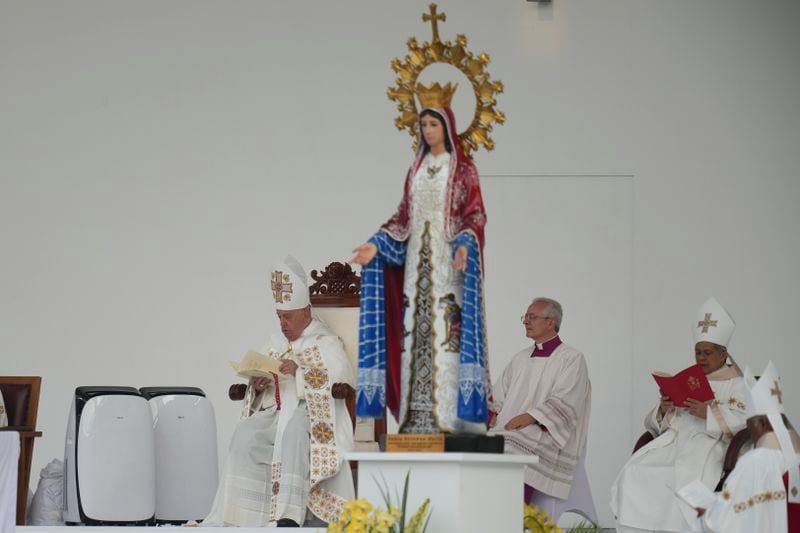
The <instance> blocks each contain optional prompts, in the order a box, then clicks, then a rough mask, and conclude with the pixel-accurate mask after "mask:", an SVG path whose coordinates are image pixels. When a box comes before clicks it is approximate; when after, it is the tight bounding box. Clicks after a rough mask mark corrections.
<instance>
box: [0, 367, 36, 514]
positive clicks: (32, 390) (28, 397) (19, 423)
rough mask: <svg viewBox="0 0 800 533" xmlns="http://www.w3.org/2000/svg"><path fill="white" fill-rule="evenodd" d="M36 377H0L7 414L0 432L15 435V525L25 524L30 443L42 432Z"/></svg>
mask: <svg viewBox="0 0 800 533" xmlns="http://www.w3.org/2000/svg"><path fill="white" fill-rule="evenodd" d="M41 386H42V378H41V377H40V376H0V392H2V394H3V401H4V402H5V406H6V413H7V415H8V426H7V427H4V428H0V431H16V432H18V433H19V449H20V453H19V467H18V468H19V470H18V476H17V525H18V526H23V525H25V511H26V506H27V503H28V484H29V482H30V476H31V461H32V459H33V444H34V440H35V439H36V437H41V436H42V432H41V431H36V417H37V415H38V412H39V391H40V390H41Z"/></svg>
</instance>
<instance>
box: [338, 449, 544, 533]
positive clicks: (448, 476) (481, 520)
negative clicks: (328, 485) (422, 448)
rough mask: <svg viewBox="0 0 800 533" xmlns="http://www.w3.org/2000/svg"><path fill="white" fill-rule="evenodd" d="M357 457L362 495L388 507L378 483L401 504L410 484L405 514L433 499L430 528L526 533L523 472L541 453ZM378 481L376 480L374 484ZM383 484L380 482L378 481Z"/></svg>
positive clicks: (465, 532)
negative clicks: (532, 454)
mask: <svg viewBox="0 0 800 533" xmlns="http://www.w3.org/2000/svg"><path fill="white" fill-rule="evenodd" d="M347 458H348V459H349V460H351V461H358V497H359V498H366V499H367V500H369V501H370V503H372V504H373V505H375V506H378V507H385V503H384V501H383V498H382V497H381V492H380V490H379V486H380V487H381V488H382V486H383V479H385V480H386V483H387V484H388V486H389V490H390V492H391V498H392V503H393V504H394V505H397V506H398V507H399V503H400V502H398V500H397V498H398V496H397V495H398V494H399V495H400V498H402V494H403V482H404V481H405V477H406V473H407V472H410V473H411V475H410V477H409V483H408V503H407V507H406V513H407V517H406V519H408V518H410V517H411V515H412V514H413V513H414V511H416V510H417V509H418V508H419V506H420V505H421V504H422V502H423V501H425V499H426V498H430V499H431V519H430V523H429V525H428V532H436V533H446V532H449V531H453V532H458V533H470V532H475V533H479V532H480V533H485V532H487V531H498V532H499V531H503V532H506V531H508V532H514V531H522V508H523V471H524V467H525V465H528V464H535V463H537V462H538V457H535V456H530V455H504V454H489V453H451V452H448V453H349V454H347ZM376 480H377V482H376ZM379 484H380V485H379Z"/></svg>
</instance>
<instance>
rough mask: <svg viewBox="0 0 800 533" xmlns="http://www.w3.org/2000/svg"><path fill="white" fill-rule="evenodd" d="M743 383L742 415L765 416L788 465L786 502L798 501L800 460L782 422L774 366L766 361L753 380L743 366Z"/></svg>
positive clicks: (779, 386) (778, 381) (778, 377)
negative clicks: (758, 375) (743, 412)
mask: <svg viewBox="0 0 800 533" xmlns="http://www.w3.org/2000/svg"><path fill="white" fill-rule="evenodd" d="M744 384H745V402H744V403H745V414H746V416H747V418H752V417H754V416H760V415H764V416H766V417H767V418H768V419H769V423H770V425H771V426H772V430H773V431H774V432H775V436H776V437H777V438H778V443H779V444H780V446H781V452H783V457H784V458H785V459H786V464H787V467H788V468H789V487H788V494H787V497H788V498H789V502H791V503H798V502H800V470H799V469H798V468H797V466H798V464H800V461H798V458H797V453H796V452H795V449H794V446H793V445H792V439H791V437H790V436H789V432H788V431H787V430H786V426H785V425H784V423H783V416H782V415H783V414H784V413H785V412H786V411H785V409H784V408H783V389H782V388H781V377H780V375H779V374H778V369H777V368H775V365H774V364H772V361H770V362H769V363H767V368H765V369H764V372H763V373H762V374H761V377H760V378H758V380H756V378H755V377H754V376H753V373H752V372H751V371H750V368H747V369H745V371H744Z"/></svg>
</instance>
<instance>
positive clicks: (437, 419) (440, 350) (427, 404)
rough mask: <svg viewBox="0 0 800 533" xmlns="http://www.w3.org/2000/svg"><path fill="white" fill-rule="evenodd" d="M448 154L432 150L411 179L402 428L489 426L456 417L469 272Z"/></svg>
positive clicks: (415, 430) (411, 430) (414, 430)
mask: <svg viewBox="0 0 800 533" xmlns="http://www.w3.org/2000/svg"><path fill="white" fill-rule="evenodd" d="M449 175H450V154H449V153H448V152H445V153H443V154H440V155H438V156H434V155H432V154H430V153H428V154H427V155H426V156H425V159H424V160H423V162H422V164H421V165H420V167H419V170H418V171H417V173H416V175H415V176H414V178H413V182H412V184H411V206H410V210H409V228H410V233H409V237H408V249H407V252H406V253H407V255H406V267H405V278H404V282H403V306H404V313H405V314H404V324H403V327H404V338H403V354H402V365H403V370H402V373H401V375H402V379H401V385H400V416H399V420H400V431H401V432H402V433H439V432H440V431H442V430H443V431H448V432H469V433H485V432H486V425H485V424H483V423H470V422H466V421H464V420H461V419H459V418H458V416H457V413H458V376H459V365H460V341H461V306H462V302H463V292H464V286H463V274H462V273H461V272H458V271H456V270H454V269H453V267H452V263H453V249H452V244H451V243H449V242H448V241H447V239H446V238H445V215H444V214H445V213H446V212H447V209H446V205H445V204H446V193H447V180H448V176H449Z"/></svg>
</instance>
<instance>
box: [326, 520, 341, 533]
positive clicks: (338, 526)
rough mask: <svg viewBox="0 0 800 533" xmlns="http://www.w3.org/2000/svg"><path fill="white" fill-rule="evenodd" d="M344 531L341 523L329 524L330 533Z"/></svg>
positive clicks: (328, 530)
mask: <svg viewBox="0 0 800 533" xmlns="http://www.w3.org/2000/svg"><path fill="white" fill-rule="evenodd" d="M343 531H344V529H342V523H341V522H330V523H329V524H328V529H327V532H328V533H343Z"/></svg>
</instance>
